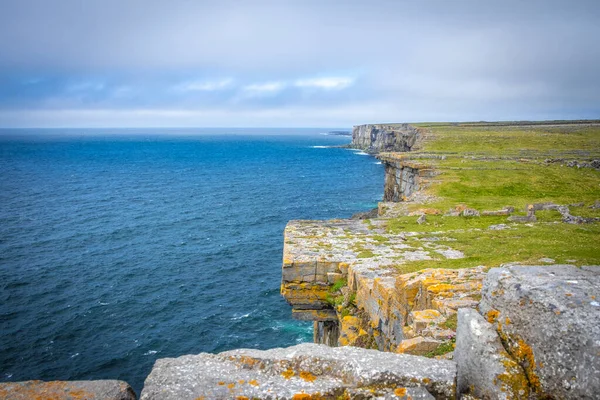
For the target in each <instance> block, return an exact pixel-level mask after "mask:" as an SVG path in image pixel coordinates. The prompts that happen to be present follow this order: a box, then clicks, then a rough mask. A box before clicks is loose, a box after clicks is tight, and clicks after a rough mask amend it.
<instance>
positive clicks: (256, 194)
mask: <svg viewBox="0 0 600 400" xmlns="http://www.w3.org/2000/svg"><path fill="white" fill-rule="evenodd" d="M321 132H323V130H320V129H269V130H259V129H253V130H243V129H236V130H226V129H203V130H173V131H165V130H94V131H90V130H86V131H85V132H83V131H77V130H68V131H61V130H47V131H38V130H30V131H6V130H5V131H0V173H1V175H0V287H1V288H2V289H1V292H0V380H2V381H19V380H28V379H43V380H54V379H61V380H62V379H123V380H125V381H127V382H129V383H130V384H131V385H132V386H133V387H134V389H135V390H136V391H137V392H138V393H139V391H140V390H141V387H142V386H143V380H144V378H145V377H146V376H147V374H148V373H149V371H150V369H151V368H152V365H153V363H154V361H155V360H156V359H157V358H163V357H176V356H179V355H183V354H193V353H200V352H220V351H224V350H228V349H232V348H243V347H245V348H260V349H265V348H272V347H280V346H289V345H293V344H295V343H298V342H303V341H311V340H312V325H311V324H310V323H302V322H298V321H294V320H292V319H291V311H290V308H289V306H288V305H287V304H286V303H285V301H284V300H283V299H282V298H281V296H280V294H279V285H280V279H281V272H280V267H281V259H282V248H283V229H284V227H285V224H286V223H287V222H288V221H289V220H290V219H328V218H336V217H349V216H350V215H351V214H353V213H355V212H357V211H364V210H367V209H369V208H372V207H375V206H376V202H377V201H379V200H380V199H381V197H382V190H383V184H382V181H383V170H382V167H381V165H378V164H377V163H376V160H375V159H374V158H372V157H369V156H365V155H361V154H360V153H356V152H353V151H350V150H345V149H340V148H331V147H328V146H332V145H339V144H344V143H347V142H348V141H349V138H344V137H336V136H324V135H322V134H320V133H321ZM231 133H233V135H231Z"/></svg>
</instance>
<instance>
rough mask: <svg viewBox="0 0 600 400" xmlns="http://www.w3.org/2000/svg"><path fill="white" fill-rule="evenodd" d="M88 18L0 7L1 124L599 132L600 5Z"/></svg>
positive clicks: (39, 2) (141, 6)
mask: <svg viewBox="0 0 600 400" xmlns="http://www.w3.org/2000/svg"><path fill="white" fill-rule="evenodd" d="M79 2H80V1H79V0H55V1H52V2H48V1H46V0H19V1H13V2H11V1H4V2H3V1H0V54H2V57H0V111H2V110H4V111H5V112H4V113H3V114H2V116H3V118H9V116H8V114H7V113H8V112H10V110H23V112H25V111H27V110H29V111H31V114H29V115H30V116H31V118H33V116H34V115H39V116H40V118H41V115H42V114H41V112H42V111H44V110H47V111H48V112H49V113H51V112H52V110H59V109H68V110H70V114H67V113H62V114H60V115H62V118H67V117H68V116H70V115H75V114H77V109H81V110H86V113H82V114H77V115H79V116H80V117H78V119H77V120H78V121H84V117H83V116H88V117H89V118H90V120H91V118H92V117H93V115H95V114H94V113H93V112H92V111H93V109H94V108H97V109H98V110H104V111H103V113H104V114H103V115H104V116H105V114H107V113H110V112H114V113H115V118H116V116H120V117H121V118H123V121H124V123H125V120H126V119H127V120H129V119H128V118H129V117H125V116H126V115H129V114H128V112H129V111H131V113H134V110H140V109H144V110H148V112H150V111H151V110H157V112H159V111H160V110H167V109H168V110H186V111H185V113H182V114H181V115H189V114H190V113H191V114H194V115H197V114H195V113H194V111H193V109H194V108H195V109H197V110H203V111H202V112H203V113H206V112H214V113H215V115H223V114H227V118H226V119H224V121H226V122H227V121H229V122H228V123H231V124H235V123H237V122H236V121H238V120H237V118H239V121H246V122H247V123H250V122H252V123H253V124H256V125H263V124H269V123H271V119H269V118H271V116H272V115H274V114H276V110H280V111H281V115H285V116H286V118H288V117H289V119H286V120H285V121H287V122H286V123H289V124H294V125H302V124H313V123H316V122H317V121H318V122H319V124H321V123H323V122H324V121H325V119H326V118H327V117H326V115H331V123H332V124H334V123H335V124H337V123H338V122H340V121H341V118H342V116H343V118H345V119H344V121H345V124H346V125H352V124H357V123H362V122H378V121H377V120H378V119H381V120H386V121H402V120H406V121H418V120H440V119H449V120H467V119H475V120H480V119H512V118H525V119H534V118H539V117H549V118H557V119H559V118H566V117H569V116H576V117H577V118H597V117H598V116H600V75H598V72H597V71H599V70H600V46H598V45H597V43H596V42H597V38H598V37H600V24H598V21H599V20H600V2H599V1H597V0H578V1H575V2H573V1H567V0H529V1H527V2H523V1H520V0H505V1H502V2H483V1H478V0H456V1H452V2H448V1H446V0H430V1H427V2H414V1H405V0H397V1H387V0H382V1H380V2H377V4H376V5H372V4H370V3H368V2H364V1H360V0H347V1H344V2H343V4H342V3H340V2H323V1H319V0H306V1H300V2H284V1H277V0H257V1H255V2H251V3H250V2H235V1H233V0H223V1H221V2H202V1H197V2H194V1H187V0H171V1H167V0H130V1H127V2H122V1H120V0H103V1H96V2H87V3H86V7H83V8H82V7H80V4H79ZM344 71H350V72H349V73H348V72H344ZM358 77H359V78H358ZM234 79H235V80H234ZM26 82H29V83H30V84H26ZM119 88H127V89H119ZM369 107H378V109H377V110H368V108H369ZM333 108H335V110H350V109H352V110H354V111H353V112H348V113H343V112H337V111H336V112H333V111H332V110H333ZM206 110H209V111H206ZM210 110H212V111H210ZM217 110H220V111H217ZM299 110H302V112H300V111H299ZM307 110H310V111H307ZM321 110H329V111H331V112H330V113H321ZM357 110H359V111H360V112H358V111H357ZM361 110H364V111H361ZM33 111H36V112H37V114H36V113H33ZM117 111H118V112H117ZM267 111H268V112H267ZM15 113H16V111H15ZM251 113H255V115H256V116H257V117H256V118H250V117H249V114H251ZM134 114H135V113H134ZM163 114H164V113H163ZM43 115H46V114H43ZM57 115H59V114H57ZM203 115H204V114H203ZM277 115H280V114H277ZM317 115H319V117H317ZM334 116H335V117H334ZM17 117H19V118H23V123H24V124H25V123H32V122H31V121H30V120H29V119H27V117H26V116H25V114H18V113H17V114H15V115H14V116H13V117H10V118H11V121H12V122H11V123H12V124H15V123H16V122H15V121H17ZM46 117H47V116H46ZM46 117H44V118H46ZM174 118H175V117H174ZM181 118H184V117H183V116H182V117H181ZM185 118H186V121H190V120H191V119H189V118H187V117H185ZM215 118H216V117H215ZM261 118H262V119H261ZM278 118H279V119H278V121H280V122H279V123H284V119H283V117H281V118H280V117H278ZM106 120H107V121H108V120H109V118H106ZM145 120H146V121H149V123H159V122H160V119H159V118H157V119H152V118H146V119H145ZM205 120H206V121H212V120H211V119H210V118H208V117H207V119H198V120H197V122H198V123H202V121H205ZM365 120H368V121H365ZM41 121H42V120H40V123H41ZM34 122H35V121H33V123H34ZM174 122H176V121H171V120H169V123H174ZM213 122H214V121H213ZM65 123H70V122H69V121H65ZM81 123H83V122H81ZM114 123H115V122H113V124H114ZM3 125H7V123H5V121H3V120H2V119H0V126H3Z"/></svg>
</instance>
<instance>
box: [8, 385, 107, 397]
mask: <svg viewBox="0 0 600 400" xmlns="http://www.w3.org/2000/svg"><path fill="white" fill-rule="evenodd" d="M0 398H2V399H11V398H22V399H25V398H28V399H35V400H37V399H40V400H54V399H56V400H60V399H69V400H80V399H81V400H86V399H95V398H97V397H96V396H95V395H94V394H93V393H90V392H88V391H86V390H83V389H81V388H78V387H76V386H74V385H73V384H71V383H70V382H65V381H53V382H43V381H30V382H27V383H25V384H22V385H21V384H15V385H14V386H13V387H12V388H11V389H10V390H0Z"/></svg>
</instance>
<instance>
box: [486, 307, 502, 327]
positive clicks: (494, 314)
mask: <svg viewBox="0 0 600 400" xmlns="http://www.w3.org/2000/svg"><path fill="white" fill-rule="evenodd" d="M499 315H500V311H498V310H490V311H488V312H487V314H486V319H487V321H488V322H489V323H490V324H493V323H494V322H496V321H497V320H498V316H499Z"/></svg>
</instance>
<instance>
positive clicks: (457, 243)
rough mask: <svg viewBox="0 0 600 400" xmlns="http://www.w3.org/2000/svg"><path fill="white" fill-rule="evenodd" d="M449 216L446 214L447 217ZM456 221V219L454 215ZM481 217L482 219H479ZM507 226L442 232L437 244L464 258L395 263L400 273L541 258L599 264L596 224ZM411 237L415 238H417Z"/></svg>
mask: <svg viewBox="0 0 600 400" xmlns="http://www.w3.org/2000/svg"><path fill="white" fill-rule="evenodd" d="M448 218H450V217H448ZM454 218H455V219H457V220H459V219H460V218H458V217H454ZM481 219H482V220H483V219H484V218H481ZM508 226H509V227H510V229H505V230H490V229H480V228H476V229H464V230H449V231H444V232H443V233H442V234H441V235H440V239H441V240H439V241H438V242H436V243H438V244H445V245H448V246H450V247H451V248H453V249H455V250H460V251H462V252H463V253H464V254H465V258H462V259H453V260H448V259H446V258H444V257H443V256H439V257H438V258H435V259H433V260H425V261H414V262H408V263H406V264H402V265H400V266H398V269H399V270H400V271H401V272H402V273H407V272H414V271H418V270H420V269H423V268H451V269H455V268H470V267H476V266H480V265H484V266H486V267H497V266H499V265H501V264H504V263H509V262H519V263H522V264H530V265H533V264H540V261H539V259H541V258H552V259H554V260H555V261H556V263H563V264H574V265H579V266H581V265H600V251H599V250H598V247H597V244H598V239H599V238H600V225H599V224H597V223H594V224H586V225H571V224H564V223H562V222H538V223H535V224H531V226H530V225H527V224H518V223H515V224H508ZM412 240H415V241H418V237H416V238H413V239H412Z"/></svg>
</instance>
